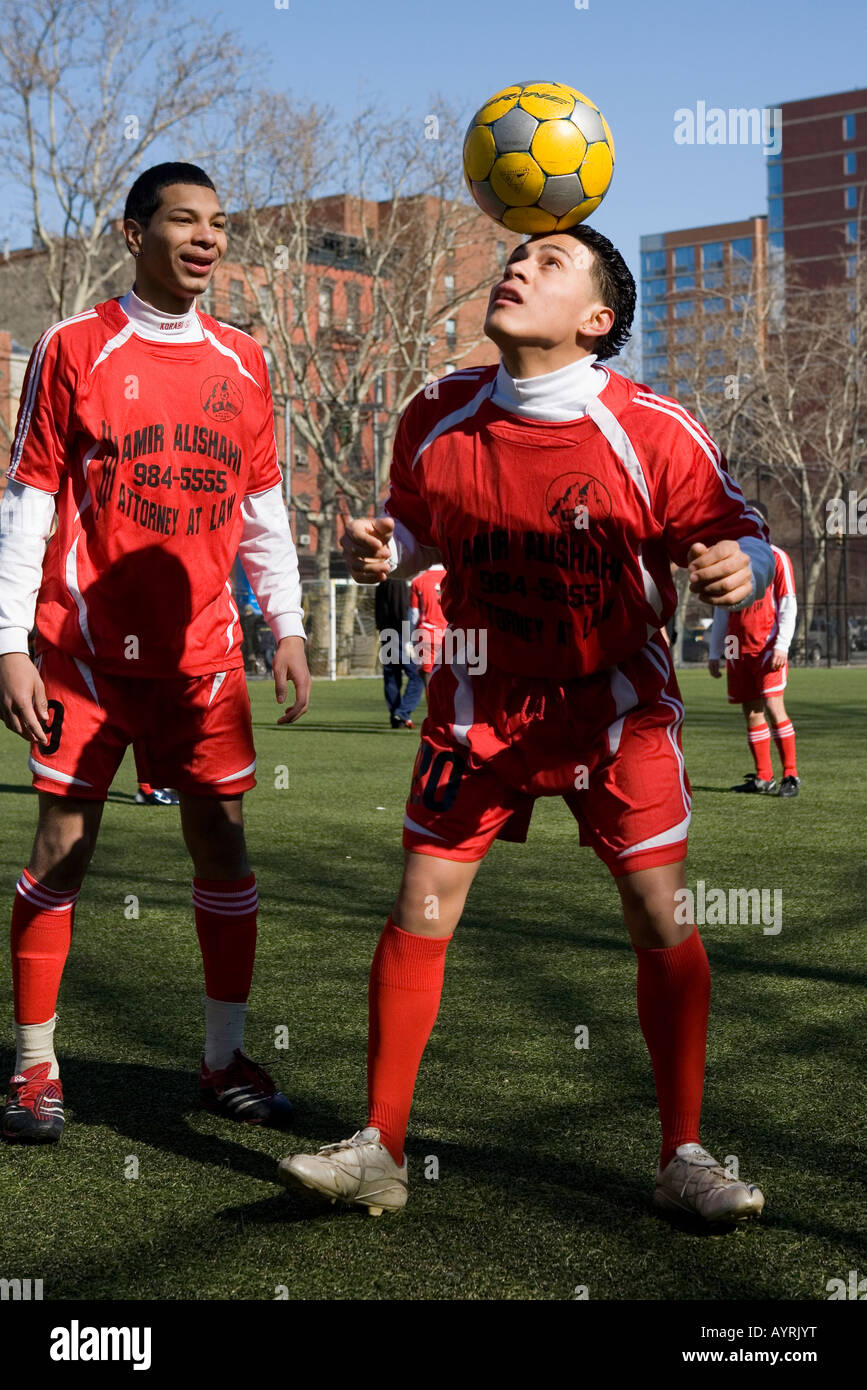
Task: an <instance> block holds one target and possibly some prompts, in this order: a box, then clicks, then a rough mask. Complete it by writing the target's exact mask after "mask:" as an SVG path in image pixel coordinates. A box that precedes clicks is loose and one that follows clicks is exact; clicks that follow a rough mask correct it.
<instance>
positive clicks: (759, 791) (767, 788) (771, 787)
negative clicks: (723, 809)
mask: <svg viewBox="0 0 867 1390" xmlns="http://www.w3.org/2000/svg"><path fill="white" fill-rule="evenodd" d="M776 790H777V784H776V781H775V780H774V778H773V777H772V778H771V779H770V781H769V782H763V781H762V779H761V777H757V776H756V774H755V773H754V772H748V773H747V775H746V777H745V778H744V780H743V781H742V782H740V783H739V784H738V785H737V786H736V787H732V791H733V792H749V793H752V794H753V795H754V796H771V795H772V794H773V793H774V792H775V791H776ZM786 795H787V796H791V795H792V793H791V792H787V793H786Z"/></svg>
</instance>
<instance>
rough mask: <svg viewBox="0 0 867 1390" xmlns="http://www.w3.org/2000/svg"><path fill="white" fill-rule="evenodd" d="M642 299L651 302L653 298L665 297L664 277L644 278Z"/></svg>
mask: <svg viewBox="0 0 867 1390" xmlns="http://www.w3.org/2000/svg"><path fill="white" fill-rule="evenodd" d="M642 291H643V294H644V300H645V302H646V303H647V304H652V303H653V302H654V300H657V299H664V298H665V277H664V276H663V278H662V279H661V280H645V281H644V284H643V285H642Z"/></svg>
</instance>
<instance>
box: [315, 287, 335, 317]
mask: <svg viewBox="0 0 867 1390" xmlns="http://www.w3.org/2000/svg"><path fill="white" fill-rule="evenodd" d="M318 303H319V327H320V328H330V327H331V325H332V323H333V322H334V285H333V284H332V283H331V281H330V280H321V281H320V282H319V298H318Z"/></svg>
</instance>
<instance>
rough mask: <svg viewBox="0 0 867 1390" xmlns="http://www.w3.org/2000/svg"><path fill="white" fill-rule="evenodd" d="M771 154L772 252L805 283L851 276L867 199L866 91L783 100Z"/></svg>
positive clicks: (774, 261)
mask: <svg viewBox="0 0 867 1390" xmlns="http://www.w3.org/2000/svg"><path fill="white" fill-rule="evenodd" d="M778 109H779V111H780V113H781V115H780V118H779V119H780V120H781V122H782V124H781V128H780V129H779V131H778V134H779V138H780V152H779V154H775V155H772V156H770V157H769V158H768V252H769V260H770V263H771V265H772V266H773V265H775V264H778V263H779V262H780V260H781V259H782V257H784V256H785V259H786V262H787V264H788V265H789V266H790V267H792V268H795V267H797V274H798V278H799V280H801V281H802V283H804V284H805V285H808V286H810V285H812V286H818V285H822V284H824V283H827V282H828V281H829V280H837V279H841V278H843V277H844V275H845V274H850V275H851V274H854V257H855V254H856V252H857V249H858V245H859V242H860V243H862V250H863V236H864V226H865V222H864V219H865V204H867V89H864V88H862V89H861V90H859V91H853V92H840V93H836V94H834V95H831V96H820V97H810V98H808V99H807V100H805V101H788V102H783V103H782V104H781V105H780V107H779V108H778Z"/></svg>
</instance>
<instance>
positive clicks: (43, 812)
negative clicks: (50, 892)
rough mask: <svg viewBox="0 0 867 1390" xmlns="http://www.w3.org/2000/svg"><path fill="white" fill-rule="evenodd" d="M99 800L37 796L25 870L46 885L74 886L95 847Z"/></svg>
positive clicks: (60, 888) (63, 888)
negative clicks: (35, 812)
mask: <svg viewBox="0 0 867 1390" xmlns="http://www.w3.org/2000/svg"><path fill="white" fill-rule="evenodd" d="M101 819H102V802H89V803H82V802H78V801H75V802H73V801H70V802H66V801H64V800H61V798H59V797H44V798H41V799H40V810H39V822H38V824H37V827H36V835H35V837H34V840H33V850H32V852H31V855H30V862H29V864H28V866H27V867H28V870H29V872H30V873H31V874H32V875H33V877H34V878H36V879H38V880H39V882H40V883H42V884H44V885H45V887H46V888H53V889H55V891H57V892H61V893H62V892H67V891H70V890H72V889H73V888H77V887H78V886H79V884H80V883H81V881H82V879H83V878H84V875H85V874H86V872H87V869H88V865H89V864H90V861H91V859H92V858H93V852H94V850H95V849H96V841H97V836H98V834H99V823H100V820H101Z"/></svg>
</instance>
